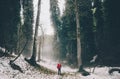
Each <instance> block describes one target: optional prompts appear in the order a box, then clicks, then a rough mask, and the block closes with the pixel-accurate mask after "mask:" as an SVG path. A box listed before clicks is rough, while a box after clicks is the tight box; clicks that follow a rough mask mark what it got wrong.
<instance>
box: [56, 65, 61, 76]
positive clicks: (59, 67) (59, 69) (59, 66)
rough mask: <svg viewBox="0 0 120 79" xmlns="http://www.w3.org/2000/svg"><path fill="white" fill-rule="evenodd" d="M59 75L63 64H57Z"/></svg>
mask: <svg viewBox="0 0 120 79" xmlns="http://www.w3.org/2000/svg"><path fill="white" fill-rule="evenodd" d="M57 69H58V75H61V64H60V63H59V64H57Z"/></svg>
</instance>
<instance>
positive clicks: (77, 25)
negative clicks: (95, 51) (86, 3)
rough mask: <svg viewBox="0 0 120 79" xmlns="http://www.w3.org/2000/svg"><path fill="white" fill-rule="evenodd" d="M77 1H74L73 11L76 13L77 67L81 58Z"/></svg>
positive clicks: (80, 62)
mask: <svg viewBox="0 0 120 79" xmlns="http://www.w3.org/2000/svg"><path fill="white" fill-rule="evenodd" d="M77 5H78V4H77V0H75V11H76V33H77V61H78V67H80V66H81V65H82V58H81V42H80V23H79V12H78V6H77Z"/></svg>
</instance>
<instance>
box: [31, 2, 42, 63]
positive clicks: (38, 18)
mask: <svg viewBox="0 0 120 79" xmlns="http://www.w3.org/2000/svg"><path fill="white" fill-rule="evenodd" d="M40 9H41V0H38V10H37V18H36V24H35V34H34V39H33V54H32V57H31V59H30V61H31V64H32V65H35V64H36V53H37V36H38V27H39V21H40Z"/></svg>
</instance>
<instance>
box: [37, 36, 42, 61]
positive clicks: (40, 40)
mask: <svg viewBox="0 0 120 79" xmlns="http://www.w3.org/2000/svg"><path fill="white" fill-rule="evenodd" d="M41 47H42V37H40V39H39V48H38V62H39V61H40V59H41V58H40V54H41V49H42V48H41Z"/></svg>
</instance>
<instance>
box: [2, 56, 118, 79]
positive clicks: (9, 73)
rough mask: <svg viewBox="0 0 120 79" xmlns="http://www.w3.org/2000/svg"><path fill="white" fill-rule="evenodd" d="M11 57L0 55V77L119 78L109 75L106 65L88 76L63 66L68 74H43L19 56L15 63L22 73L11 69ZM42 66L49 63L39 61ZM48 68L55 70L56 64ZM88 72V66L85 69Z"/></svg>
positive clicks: (115, 74)
mask: <svg viewBox="0 0 120 79" xmlns="http://www.w3.org/2000/svg"><path fill="white" fill-rule="evenodd" d="M10 59H11V58H7V57H1V58H0V79H120V74H119V73H118V72H114V73H113V74H112V75H109V73H108V70H109V69H110V68H108V67H101V68H96V69H95V72H94V73H91V75H89V76H82V75H81V74H80V73H77V72H76V71H77V70H76V69H71V68H69V67H67V66H66V67H63V68H62V72H65V73H70V74H71V75H70V74H69V75H64V76H59V75H57V73H56V74H45V73H43V72H40V71H38V70H37V69H35V68H34V67H32V66H30V65H29V64H28V63H27V62H26V61H25V60H24V58H23V57H22V56H21V57H19V58H18V59H17V60H16V61H15V63H16V64H17V65H19V66H20V67H21V68H22V70H23V72H24V73H20V72H19V71H18V70H13V69H12V68H11V67H10V65H9V64H8V63H9V60H10ZM40 64H41V65H42V66H45V67H47V65H50V63H43V62H41V63H40ZM48 69H52V70H54V71H57V70H56V65H55V66H54V65H52V64H51V65H50V66H49V68H48ZM86 70H87V71H88V72H89V71H90V69H89V68H87V69H86Z"/></svg>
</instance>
